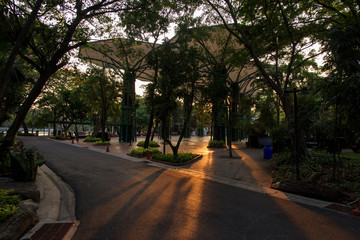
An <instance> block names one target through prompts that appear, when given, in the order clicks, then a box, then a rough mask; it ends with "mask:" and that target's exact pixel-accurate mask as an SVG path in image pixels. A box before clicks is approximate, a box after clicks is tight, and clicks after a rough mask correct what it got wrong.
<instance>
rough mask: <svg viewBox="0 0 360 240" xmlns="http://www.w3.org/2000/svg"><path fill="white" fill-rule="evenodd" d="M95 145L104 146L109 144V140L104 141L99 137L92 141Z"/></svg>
mask: <svg viewBox="0 0 360 240" xmlns="http://www.w3.org/2000/svg"><path fill="white" fill-rule="evenodd" d="M94 145H95V146H105V145H110V142H109V141H105V142H102V141H101V139H100V141H96V142H95V143H94Z"/></svg>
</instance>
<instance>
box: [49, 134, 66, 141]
mask: <svg viewBox="0 0 360 240" xmlns="http://www.w3.org/2000/svg"><path fill="white" fill-rule="evenodd" d="M50 138H51V139H55V140H64V139H65V137H63V136H61V135H57V136H51V137H50Z"/></svg>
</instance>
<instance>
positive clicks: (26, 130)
mask: <svg viewBox="0 0 360 240" xmlns="http://www.w3.org/2000/svg"><path fill="white" fill-rule="evenodd" d="M22 126H23V128H24V133H25V134H26V135H27V134H29V128H28V126H27V125H26V122H25V120H24V121H23V123H22Z"/></svg>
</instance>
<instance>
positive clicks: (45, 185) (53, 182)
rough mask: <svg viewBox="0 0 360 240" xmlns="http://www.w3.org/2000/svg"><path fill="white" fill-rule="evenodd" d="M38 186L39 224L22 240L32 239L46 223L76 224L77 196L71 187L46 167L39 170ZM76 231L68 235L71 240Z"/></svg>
mask: <svg viewBox="0 0 360 240" xmlns="http://www.w3.org/2000/svg"><path fill="white" fill-rule="evenodd" d="M36 185H37V187H38V190H39V191H40V196H41V199H40V204H39V208H38V210H37V215H38V218H39V222H38V223H37V224H36V225H35V226H34V227H33V228H32V229H31V230H30V231H28V232H27V233H26V234H25V235H24V236H23V237H22V238H21V239H31V236H32V235H33V234H34V233H35V232H36V231H37V230H39V229H40V228H41V227H42V226H43V225H44V224H46V223H58V222H75V223H76V224H75V226H76V227H77V226H78V225H79V222H78V221H76V217H75V196H74V191H73V190H72V189H71V187H70V186H69V185H67V184H66V183H65V182H63V181H62V180H61V178H60V177H58V176H57V175H56V174H55V173H54V172H53V171H52V170H51V169H50V168H48V167H47V166H46V165H43V166H41V167H40V168H39V169H38V175H37V179H36ZM75 231H76V229H72V230H71V233H72V234H68V236H70V238H67V239H71V237H72V235H73V234H74V233H75Z"/></svg>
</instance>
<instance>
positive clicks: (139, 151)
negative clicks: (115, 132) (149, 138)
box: [130, 147, 160, 157]
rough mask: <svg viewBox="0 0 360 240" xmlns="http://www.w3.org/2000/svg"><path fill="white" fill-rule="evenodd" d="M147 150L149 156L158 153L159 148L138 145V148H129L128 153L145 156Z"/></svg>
mask: <svg viewBox="0 0 360 240" xmlns="http://www.w3.org/2000/svg"><path fill="white" fill-rule="evenodd" d="M147 151H149V153H150V155H151V156H153V154H159V153H160V151H159V149H156V148H143V147H139V148H134V149H131V152H130V155H132V156H136V157H145V156H146V152H147Z"/></svg>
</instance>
